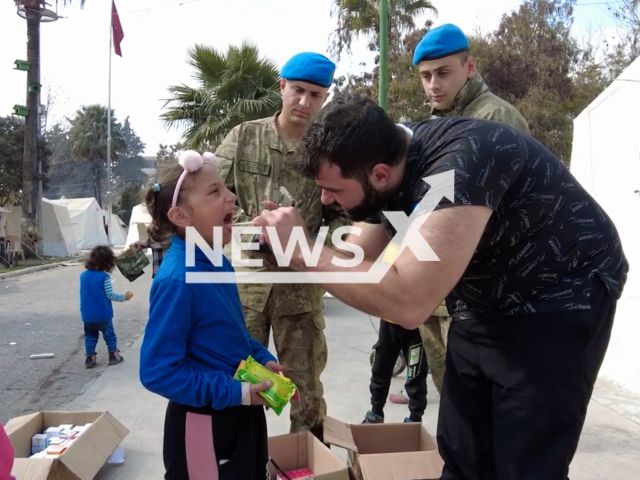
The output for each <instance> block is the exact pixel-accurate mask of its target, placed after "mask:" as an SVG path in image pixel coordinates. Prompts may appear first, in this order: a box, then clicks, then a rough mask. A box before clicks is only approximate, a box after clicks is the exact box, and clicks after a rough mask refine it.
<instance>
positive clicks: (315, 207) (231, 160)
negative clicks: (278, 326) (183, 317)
mask: <svg viewBox="0 0 640 480" xmlns="http://www.w3.org/2000/svg"><path fill="white" fill-rule="evenodd" d="M278 113H279V112H278ZM276 115H278V114H276ZM276 115H274V116H273V117H268V118H263V119H260V120H253V121H248V122H244V123H242V124H240V125H238V126H236V127H235V128H233V130H231V132H230V133H229V135H227V137H226V138H225V139H224V141H223V142H222V144H221V145H220V146H219V147H218V149H217V151H216V156H217V158H218V171H219V172H220V175H221V176H222V178H223V180H224V181H225V183H226V185H227V187H228V188H229V189H230V190H232V191H233V192H234V193H235V194H236V196H237V200H236V207H235V214H234V222H236V223H238V222H247V221H250V220H251V219H253V218H255V217H256V216H258V215H259V214H260V212H261V211H262V210H263V209H264V207H265V203H266V201H267V200H272V201H275V200H276V198H277V195H278V191H279V188H280V186H284V187H285V188H286V189H287V190H288V191H289V193H291V196H292V197H293V198H294V200H295V202H296V208H297V209H298V210H299V211H300V215H301V216H302V218H303V219H304V220H305V222H306V224H307V228H308V230H309V233H310V234H312V235H313V234H317V233H318V232H319V230H320V227H321V226H328V227H329V233H328V234H327V237H326V241H325V243H326V244H329V245H330V244H331V235H332V233H333V231H334V230H335V229H336V228H338V227H341V226H344V225H349V224H350V223H351V222H350V220H349V219H348V217H347V215H346V213H345V212H344V210H343V209H342V207H340V206H339V205H338V204H332V205H323V204H322V202H321V200H320V193H321V190H320V188H319V187H318V186H317V184H316V182H315V180H314V179H312V178H306V177H303V176H302V175H300V174H299V173H297V172H296V171H295V170H294V168H293V164H294V162H295V160H296V152H295V144H294V143H289V142H287V141H286V140H285V139H284V138H282V137H281V136H280V135H279V133H278V130H277V128H276V121H275V120H276ZM245 237H248V238H245ZM249 238H250V237H249V236H243V241H245V242H248V241H249ZM225 253H226V254H227V255H228V256H229V258H230V252H229V250H225ZM242 257H243V258H257V259H261V260H262V265H263V266H262V267H244V266H239V267H235V269H236V270H238V271H243V270H253V271H274V272H276V271H291V270H290V269H289V268H285V267H279V266H278V265H277V263H276V260H275V258H274V257H273V256H272V255H265V254H262V253H259V252H257V251H243V252H242ZM238 290H239V291H240V298H241V301H242V304H243V305H244V306H246V307H249V308H252V309H254V310H257V311H260V312H263V311H264V308H265V306H266V304H267V301H268V299H269V296H270V295H271V294H273V295H274V298H273V301H275V302H276V303H277V311H278V313H279V314H281V315H296V314H299V313H305V312H311V311H317V310H321V309H322V297H323V295H324V290H322V289H321V288H320V287H318V286H317V285H314V284H249V283H240V284H238Z"/></svg>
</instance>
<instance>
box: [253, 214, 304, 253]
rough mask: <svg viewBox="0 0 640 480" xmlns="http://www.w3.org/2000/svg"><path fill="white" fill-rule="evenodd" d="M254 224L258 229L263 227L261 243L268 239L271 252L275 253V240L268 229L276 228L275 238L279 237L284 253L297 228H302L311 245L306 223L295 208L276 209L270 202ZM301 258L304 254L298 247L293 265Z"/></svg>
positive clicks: (297, 246)
mask: <svg viewBox="0 0 640 480" xmlns="http://www.w3.org/2000/svg"><path fill="white" fill-rule="evenodd" d="M252 223H253V225H254V226H256V227H262V236H261V243H262V239H266V241H267V242H268V243H269V246H270V247H271V250H272V251H274V252H275V250H274V249H273V240H274V238H270V237H269V230H271V229H269V230H267V228H266V227H275V230H276V232H275V236H277V241H278V242H279V243H280V247H281V249H282V251H283V252H284V251H286V250H287V245H288V243H289V241H290V239H291V234H292V233H293V231H294V228H295V227H299V228H302V230H303V232H304V235H305V238H306V241H307V243H309V244H310V243H311V240H310V238H309V233H308V232H307V228H306V225H305V221H304V220H303V219H302V217H301V216H300V212H299V211H298V210H297V209H296V208H295V207H282V208H276V205H275V203H273V202H268V203H267V210H263V211H262V212H261V213H260V216H258V217H256V218H254V219H253V221H252ZM295 230H298V228H295ZM301 258H302V252H301V251H300V246H299V245H296V248H295V250H294V252H293V256H292V258H291V260H292V264H293V263H294V261H295V260H296V259H297V260H300V259H301Z"/></svg>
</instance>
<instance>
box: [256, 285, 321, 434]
mask: <svg viewBox="0 0 640 480" xmlns="http://www.w3.org/2000/svg"><path fill="white" fill-rule="evenodd" d="M274 304H275V302H274V301H273V296H272V297H271V298H269V300H268V301H267V305H266V307H265V309H264V312H258V311H256V310H253V309H251V308H248V307H244V315H245V323H246V325H247V330H249V335H251V336H252V337H253V338H255V339H256V340H258V341H259V342H260V343H262V344H263V345H264V346H265V347H268V346H269V331H270V329H272V330H273V341H274V343H275V347H276V352H277V355H278V362H279V363H281V364H282V365H286V366H287V367H289V368H291V369H293V370H294V371H292V372H287V373H286V375H287V377H289V378H290V379H291V381H292V382H293V383H294V384H295V385H296V387H297V389H298V393H299V396H300V401H295V400H294V401H292V402H291V412H290V419H291V427H290V432H291V433H298V432H302V431H306V430H310V431H312V432H313V433H314V434H315V435H316V436H319V437H321V436H322V434H321V433H320V435H318V433H316V432H321V431H322V420H323V419H324V417H325V415H326V413H327V403H326V401H325V399H324V387H323V385H322V382H321V381H320V375H321V374H322V372H323V371H324V369H325V368H326V366H327V355H328V352H327V342H326V338H325V336H324V327H325V323H324V316H323V313H322V311H317V312H307V313H300V314H297V315H278V313H277V312H276V311H274V310H275V309H274ZM321 439H322V438H321Z"/></svg>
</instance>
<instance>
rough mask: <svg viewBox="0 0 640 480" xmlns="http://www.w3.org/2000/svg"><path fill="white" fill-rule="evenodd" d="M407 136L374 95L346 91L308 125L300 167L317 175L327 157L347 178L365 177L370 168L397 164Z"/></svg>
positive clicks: (303, 138) (309, 173) (363, 178)
mask: <svg viewBox="0 0 640 480" xmlns="http://www.w3.org/2000/svg"><path fill="white" fill-rule="evenodd" d="M406 144H407V141H406V136H405V134H404V133H403V131H402V130H401V129H400V128H398V126H397V125H396V124H395V123H394V122H393V121H392V120H391V119H390V118H389V117H388V116H387V114H386V113H385V112H384V110H383V109H382V108H380V107H379V106H378V104H377V103H376V102H375V101H374V100H372V99H371V98H368V97H365V96H363V95H355V94H344V95H340V96H338V97H336V98H334V99H333V100H332V101H331V102H330V103H329V104H328V105H327V106H326V107H325V108H323V109H322V110H321V112H320V114H319V115H318V117H317V118H316V119H315V120H314V121H313V123H312V124H311V125H310V126H309V127H308V128H307V130H306V132H305V134H304V135H303V136H302V139H301V140H300V143H299V146H298V152H299V154H300V155H299V156H300V160H299V163H298V165H297V168H298V170H299V171H300V172H301V173H302V174H303V175H305V176H308V177H311V178H315V177H317V175H318V171H319V169H320V165H321V164H322V162H324V161H328V162H330V163H332V164H335V165H338V166H339V167H340V170H341V172H342V176H343V177H344V178H356V179H358V180H362V181H364V180H365V179H366V178H367V176H368V174H369V172H371V169H372V168H373V167H374V166H375V165H377V164H379V163H385V164H387V165H390V166H395V165H397V164H398V163H399V162H400V161H401V160H402V155H403V153H404V151H405V148H406Z"/></svg>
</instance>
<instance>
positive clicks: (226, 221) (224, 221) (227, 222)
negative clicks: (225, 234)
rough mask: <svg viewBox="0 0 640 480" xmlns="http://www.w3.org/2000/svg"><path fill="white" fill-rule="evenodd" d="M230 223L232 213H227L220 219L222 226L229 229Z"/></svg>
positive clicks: (231, 221)
mask: <svg viewBox="0 0 640 480" xmlns="http://www.w3.org/2000/svg"><path fill="white" fill-rule="evenodd" d="M232 223H233V213H227V214H226V215H225V216H224V218H223V219H222V226H223V227H224V228H225V229H227V230H229V231H231V226H232Z"/></svg>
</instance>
